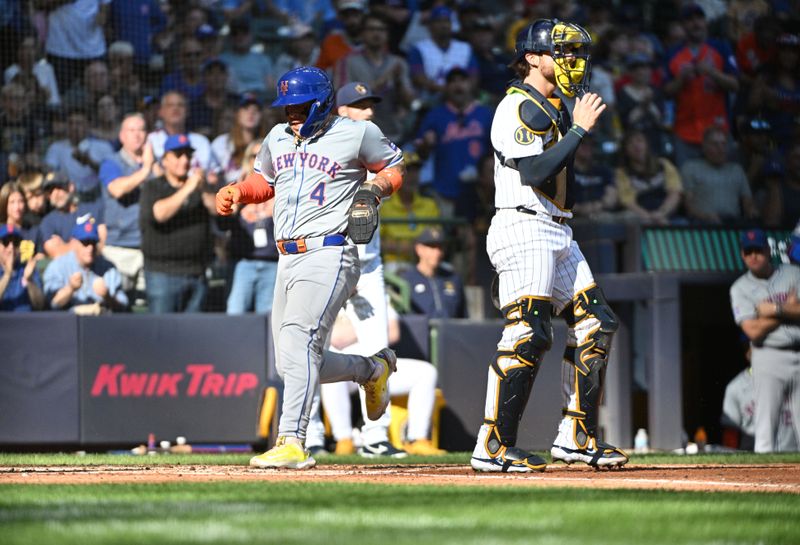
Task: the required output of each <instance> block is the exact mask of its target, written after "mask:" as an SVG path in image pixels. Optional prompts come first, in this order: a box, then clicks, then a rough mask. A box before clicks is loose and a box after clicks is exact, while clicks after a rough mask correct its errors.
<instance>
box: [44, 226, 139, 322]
mask: <svg viewBox="0 0 800 545" xmlns="http://www.w3.org/2000/svg"><path fill="white" fill-rule="evenodd" d="M70 235H71V236H70V241H69V247H70V251H69V252H67V253H65V254H63V255H61V256H59V257H57V258H56V259H54V260H53V261H51V262H50V264H49V265H48V266H47V268H46V269H45V271H44V292H45V296H46V298H47V300H48V301H49V302H50V306H51V308H52V309H53V310H71V311H73V312H75V313H78V314H99V313H100V312H102V311H106V310H124V309H125V308H126V307H127V306H128V296H127V295H125V291H124V290H123V289H122V277H121V276H120V274H119V271H117V269H116V268H115V267H114V265H113V264H112V263H111V262H110V261H108V260H107V259H105V258H104V257H103V256H102V255H99V253H98V250H97V246H98V244H99V243H100V234H99V232H98V226H97V222H96V221H95V220H94V218H91V217H90V218H87V219H85V220H82V221H79V222H77V223H75V225H74V226H73V227H72V229H71V232H70Z"/></svg>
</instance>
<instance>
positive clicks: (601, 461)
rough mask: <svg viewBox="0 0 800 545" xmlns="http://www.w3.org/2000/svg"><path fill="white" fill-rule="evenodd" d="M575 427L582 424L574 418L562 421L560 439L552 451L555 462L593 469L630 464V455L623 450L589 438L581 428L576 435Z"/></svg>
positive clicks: (557, 439) (554, 444) (556, 441)
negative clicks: (575, 464)
mask: <svg viewBox="0 0 800 545" xmlns="http://www.w3.org/2000/svg"><path fill="white" fill-rule="evenodd" d="M574 426H580V424H579V423H578V421H577V420H574V419H572V418H564V419H563V420H562V421H561V425H560V426H559V432H558V437H556V440H555V442H554V443H553V446H552V448H551V449H550V455H551V456H552V457H553V461H554V462H564V463H565V464H572V463H574V462H582V463H584V464H587V465H590V466H592V467H622V466H624V465H625V464H627V463H628V455H627V454H625V452H624V451H623V450H622V449H619V448H617V447H615V446H613V445H609V444H606V443H603V442H600V441H598V440H597V438H595V437H591V436H587V435H586V434H585V432H583V431H582V429H580V428H579V429H578V432H577V433H576V432H575V428H574ZM576 435H578V437H579V438H580V439H582V444H583V445H584V446H581V445H579V444H578V442H577V441H576V439H575V436H576Z"/></svg>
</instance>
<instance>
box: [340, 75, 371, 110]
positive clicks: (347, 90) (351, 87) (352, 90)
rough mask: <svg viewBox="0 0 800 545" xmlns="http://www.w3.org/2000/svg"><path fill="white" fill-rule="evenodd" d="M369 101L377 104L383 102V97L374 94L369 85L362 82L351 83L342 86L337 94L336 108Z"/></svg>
mask: <svg viewBox="0 0 800 545" xmlns="http://www.w3.org/2000/svg"><path fill="white" fill-rule="evenodd" d="M367 99H370V100H374V101H375V102H380V101H381V97H379V96H378V95H376V94H375V93H373V92H372V89H370V88H369V85H367V84H366V83H362V82H360V81H351V82H350V83H348V84H347V85H342V86H341V87H340V88H339V90H338V91H337V92H336V107H337V108H338V107H339V106H350V105H351V104H355V103H356V102H360V101H362V100H367Z"/></svg>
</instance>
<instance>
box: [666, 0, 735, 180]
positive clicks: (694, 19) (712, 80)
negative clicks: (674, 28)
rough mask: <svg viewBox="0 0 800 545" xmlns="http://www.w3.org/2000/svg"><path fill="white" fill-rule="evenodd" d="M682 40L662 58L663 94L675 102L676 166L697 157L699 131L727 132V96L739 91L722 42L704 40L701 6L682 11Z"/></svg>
mask: <svg viewBox="0 0 800 545" xmlns="http://www.w3.org/2000/svg"><path fill="white" fill-rule="evenodd" d="M681 21H682V22H683V27H684V30H685V31H686V42H685V43H684V44H683V45H682V46H679V47H678V48H677V49H676V50H675V51H673V52H672V53H671V54H669V55H668V56H667V66H666V72H667V82H666V84H665V85H664V92H665V93H666V94H667V95H668V96H671V97H673V98H674V99H675V124H674V132H675V136H676V138H675V162H676V163H677V164H678V166H681V165H682V164H683V163H684V162H685V161H686V160H687V159H693V158H697V157H700V155H701V149H700V145H701V143H702V141H703V133H704V132H705V130H706V129H708V128H709V127H711V126H712V125H718V126H720V127H723V128H725V129H726V130H727V129H728V105H727V99H728V93H731V92H736V91H737V90H738V89H739V80H738V70H737V68H736V60H735V58H734V56H733V53H732V52H731V50H730V48H729V47H728V46H727V44H725V43H722V42H719V41H716V40H710V39H709V38H708V25H707V22H706V16H705V12H704V11H703V8H701V7H700V6H698V5H697V4H687V5H686V6H684V7H683V9H681Z"/></svg>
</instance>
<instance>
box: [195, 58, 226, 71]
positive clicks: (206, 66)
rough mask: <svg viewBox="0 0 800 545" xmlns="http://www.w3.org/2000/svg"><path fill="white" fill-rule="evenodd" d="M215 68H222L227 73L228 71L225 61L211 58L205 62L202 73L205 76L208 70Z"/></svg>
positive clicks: (201, 69) (201, 68)
mask: <svg viewBox="0 0 800 545" xmlns="http://www.w3.org/2000/svg"><path fill="white" fill-rule="evenodd" d="M215 66H216V67H219V68H222V69H223V70H225V71H226V72H227V71H228V65H227V64H225V61H223V60H222V59H220V58H219V57H211V58H210V59H208V60H207V61H206V62H204V63H203V65H202V66H201V67H200V72H202V73H203V74H205V73H206V72H207V71H208V70H210V69H211V68H214V67H215Z"/></svg>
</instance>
